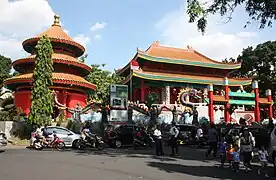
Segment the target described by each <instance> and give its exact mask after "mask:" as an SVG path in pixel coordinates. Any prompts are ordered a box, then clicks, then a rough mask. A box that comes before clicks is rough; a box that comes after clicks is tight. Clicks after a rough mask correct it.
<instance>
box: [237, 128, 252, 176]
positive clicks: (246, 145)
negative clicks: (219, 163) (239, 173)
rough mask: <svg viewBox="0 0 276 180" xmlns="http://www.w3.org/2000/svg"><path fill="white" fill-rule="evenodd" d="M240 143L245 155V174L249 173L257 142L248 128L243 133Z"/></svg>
mask: <svg viewBox="0 0 276 180" xmlns="http://www.w3.org/2000/svg"><path fill="white" fill-rule="evenodd" d="M240 143H241V151H242V155H243V163H244V166H245V172H248V169H249V167H250V162H251V160H252V152H253V147H254V145H255V142H254V138H253V136H252V135H250V133H249V130H248V129H247V128H245V129H244V131H243V134H242V137H241V141H240Z"/></svg>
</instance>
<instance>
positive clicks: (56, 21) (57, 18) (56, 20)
mask: <svg viewBox="0 0 276 180" xmlns="http://www.w3.org/2000/svg"><path fill="white" fill-rule="evenodd" d="M53 26H60V16H59V15H57V14H55V15H54V24H53Z"/></svg>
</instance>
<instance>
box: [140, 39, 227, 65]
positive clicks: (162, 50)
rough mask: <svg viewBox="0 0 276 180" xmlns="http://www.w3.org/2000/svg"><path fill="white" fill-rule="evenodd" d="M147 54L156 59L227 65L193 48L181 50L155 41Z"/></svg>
mask: <svg viewBox="0 0 276 180" xmlns="http://www.w3.org/2000/svg"><path fill="white" fill-rule="evenodd" d="M145 53H146V54H148V55H150V56H155V57H164V58H171V59H186V60H191V61H199V62H207V63H215V64H225V63H223V62H218V61H215V60H213V59H211V58H208V57H206V56H204V55H203V54H201V53H199V52H198V51H196V50H194V49H193V48H192V47H190V46H188V48H187V49H180V48H174V47H166V46H161V45H160V44H159V42H158V41H155V42H154V43H153V44H152V45H151V46H150V47H149V48H148V49H147V50H146V51H145Z"/></svg>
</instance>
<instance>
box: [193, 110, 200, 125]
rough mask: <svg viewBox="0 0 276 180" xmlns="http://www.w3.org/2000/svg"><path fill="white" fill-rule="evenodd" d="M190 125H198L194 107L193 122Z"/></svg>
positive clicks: (196, 112)
mask: <svg viewBox="0 0 276 180" xmlns="http://www.w3.org/2000/svg"><path fill="white" fill-rule="evenodd" d="M192 124H194V125H198V124H199V122H198V111H197V108H196V107H194V110H193V121H192Z"/></svg>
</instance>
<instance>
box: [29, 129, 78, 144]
mask: <svg viewBox="0 0 276 180" xmlns="http://www.w3.org/2000/svg"><path fill="white" fill-rule="evenodd" d="M43 129H44V128H43ZM43 129H42V131H43ZM54 131H55V132H56V135H57V136H58V137H59V138H60V139H62V140H63V141H64V143H65V146H66V147H72V148H76V143H77V142H78V140H79V139H80V134H76V133H73V132H72V131H70V130H69V129H66V128H64V127H58V126H47V132H48V133H50V134H52V133H53V132H54ZM35 139H36V138H35V132H32V134H31V139H30V147H32V146H33V143H34V141H35Z"/></svg>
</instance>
